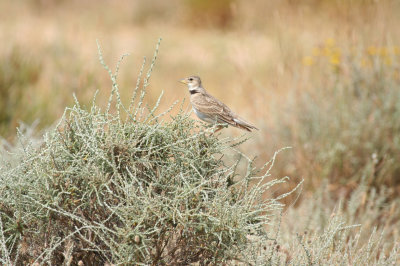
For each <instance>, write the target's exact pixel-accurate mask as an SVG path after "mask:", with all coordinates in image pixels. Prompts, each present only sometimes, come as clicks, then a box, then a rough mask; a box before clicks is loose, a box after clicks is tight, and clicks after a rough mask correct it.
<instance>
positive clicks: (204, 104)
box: [191, 93, 258, 131]
mask: <svg viewBox="0 0 400 266" xmlns="http://www.w3.org/2000/svg"><path fill="white" fill-rule="evenodd" d="M191 102H192V105H193V106H194V107H195V108H196V109H197V110H199V111H200V112H202V113H204V114H207V115H209V116H211V117H216V118H217V122H219V123H220V122H223V123H227V124H229V125H231V126H234V127H238V128H241V129H244V130H247V131H251V130H252V129H258V128H256V127H255V126H253V125H252V124H250V123H248V122H246V121H245V120H244V119H242V118H239V117H238V116H237V115H236V114H235V113H234V112H232V110H231V109H229V107H228V106H226V105H225V104H224V103H222V102H221V101H219V100H218V99H216V98H215V97H213V96H212V95H209V94H207V93H202V94H198V95H197V94H195V95H194V96H192V98H191Z"/></svg>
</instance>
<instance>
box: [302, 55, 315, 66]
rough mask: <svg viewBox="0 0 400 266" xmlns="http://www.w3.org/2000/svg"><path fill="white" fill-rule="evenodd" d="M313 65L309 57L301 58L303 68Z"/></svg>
mask: <svg viewBox="0 0 400 266" xmlns="http://www.w3.org/2000/svg"><path fill="white" fill-rule="evenodd" d="M313 64H314V60H313V58H312V57H311V56H305V57H303V65H305V66H311V65H313Z"/></svg>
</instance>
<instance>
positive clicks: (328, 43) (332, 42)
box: [325, 38, 336, 47]
mask: <svg viewBox="0 0 400 266" xmlns="http://www.w3.org/2000/svg"><path fill="white" fill-rule="evenodd" d="M335 44H336V42H335V39H333V38H328V39H326V40H325V45H326V46H328V47H333V46H335Z"/></svg>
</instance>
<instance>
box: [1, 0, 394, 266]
mask: <svg viewBox="0 0 400 266" xmlns="http://www.w3.org/2000/svg"><path fill="white" fill-rule="evenodd" d="M399 13H400V4H399V3H398V2H397V1H368V0H364V1H363V0H353V1H345V0H338V1H327V0H326V1H317V0H307V1H289V0H285V1H273V0H271V1H261V0H260V1H259V0H256V1H253V2H252V4H251V5H250V4H249V3H248V2H246V1H241V0H224V1H218V2H216V3H214V1H199V0H186V1H184V0H173V1H168V2H167V1H160V0H151V1H135V2H132V1H125V0H124V1H118V2H112V1H90V0H88V1H83V2H82V1H55V0H54V1H51V0H41V1H40V0H30V1H13V2H7V1H2V2H0V17H1V18H2V19H1V22H0V41H1V42H0V47H1V48H2V49H0V135H1V136H2V137H3V140H2V142H1V145H2V146H3V148H2V150H3V152H2V153H3V154H4V156H3V157H4V158H5V159H4V160H5V161H7V162H8V163H9V162H10V161H13V162H12V163H10V165H9V166H7V167H11V166H12V165H14V166H15V164H16V161H17V160H16V159H12V158H13V157H12V155H10V154H7V153H6V152H4V151H5V150H10V149H11V150H13V149H14V148H13V147H14V146H15V145H17V144H18V143H20V142H21V141H18V140H16V138H15V137H16V127H17V126H18V125H20V124H21V123H23V127H22V129H26V130H22V131H24V133H25V134H28V135H30V136H32V140H33V139H36V138H38V139H40V136H41V134H42V133H43V132H45V131H47V130H49V128H53V127H54V125H55V124H56V123H57V122H58V121H59V120H60V118H61V116H62V115H63V113H64V111H65V108H66V107H67V106H72V105H73V104H74V98H73V97H72V95H73V94H75V95H76V97H77V98H78V99H79V102H80V105H81V106H82V108H83V109H85V108H86V109H89V108H90V106H91V101H92V99H93V95H94V93H95V91H96V90H99V93H98V95H97V103H98V105H99V106H102V107H105V106H106V105H107V101H108V97H109V95H110V92H111V89H112V81H111V80H110V77H109V76H108V74H107V72H106V71H105V70H104V68H103V66H102V65H101V64H100V63H99V60H98V59H99V55H98V51H97V44H96V40H98V41H99V43H100V45H101V47H102V49H103V53H104V59H105V61H106V62H107V63H109V64H110V67H111V68H112V69H115V66H116V62H117V61H118V58H120V56H121V55H122V54H125V53H129V56H128V57H126V58H125V59H124V61H123V63H122V64H121V68H120V73H119V75H118V84H119V93H120V96H121V99H122V100H121V101H122V102H121V103H123V104H125V105H126V106H128V105H129V101H130V97H131V95H132V93H133V91H134V88H135V86H136V82H137V77H138V74H139V72H140V69H141V66H142V62H143V56H146V60H147V65H149V64H150V62H151V60H152V56H153V53H154V49H155V45H156V43H157V41H158V38H159V37H162V42H161V46H160V49H159V54H158V57H157V61H156V65H155V67H154V70H153V72H152V76H151V79H150V82H149V84H146V83H144V79H142V80H141V82H140V84H139V85H146V87H147V88H146V90H147V95H146V98H145V105H149V106H153V105H154V104H155V103H156V102H157V99H158V97H159V95H160V93H161V92H164V96H163V100H162V101H161V103H160V105H159V107H158V110H160V112H162V111H164V110H166V109H168V108H169V107H170V106H171V105H172V104H173V103H174V102H175V101H177V100H178V101H180V102H182V100H183V99H186V101H185V102H184V103H183V106H182V109H183V111H184V112H188V111H189V110H190V104H189V103H188V101H187V100H188V92H187V88H186V87H185V86H183V85H181V84H179V83H178V80H179V79H181V78H183V77H186V76H188V75H191V74H197V75H199V76H201V77H202V80H203V84H204V86H205V88H206V89H207V90H208V91H209V92H210V93H212V94H213V95H215V96H216V97H217V98H220V99H221V100H223V101H224V102H225V103H227V104H228V105H229V106H230V107H231V108H232V109H233V110H234V111H236V112H238V113H240V115H241V116H243V117H244V118H246V119H247V120H249V121H250V122H252V123H254V124H255V125H256V126H257V127H259V128H260V130H259V131H257V132H255V133H252V134H251V135H249V136H250V137H251V139H250V140H248V141H246V142H245V143H243V144H242V145H240V146H239V147H238V149H239V150H240V152H243V153H244V154H246V155H247V156H249V157H250V158H253V157H256V158H255V160H254V161H253V162H252V165H253V166H254V167H256V168H261V166H262V165H263V164H264V163H265V161H268V160H269V159H270V158H271V157H272V156H273V155H274V153H275V151H277V150H279V149H280V148H283V147H288V146H290V147H292V148H291V149H287V150H284V151H282V152H280V153H279V154H278V156H277V159H276V160H275V162H274V167H273V168H272V169H271V171H270V174H271V175H272V176H273V177H284V176H289V177H290V180H289V181H288V182H286V183H284V184H279V185H277V186H276V187H275V188H274V189H272V190H269V191H268V192H266V194H264V197H265V198H276V197H279V195H281V194H282V193H286V192H288V191H290V189H292V188H294V187H295V186H297V185H298V184H299V182H301V181H302V180H304V181H303V183H302V185H301V189H298V190H296V191H295V192H294V193H292V194H290V195H288V196H287V197H285V198H282V199H279V200H280V202H282V203H285V204H286V206H285V207H284V208H283V209H279V208H278V209H276V210H275V209H274V211H276V212H277V214H276V215H274V216H273V217H274V218H273V219H272V220H270V221H269V223H270V226H267V229H268V230H270V232H269V234H268V237H267V238H266V239H265V238H263V240H262V241H259V242H260V245H261V247H262V246H263V245H267V246H266V247H264V248H261V249H256V248H254V250H256V251H254V250H253V251H254V254H253V255H252V256H253V258H254V260H253V261H252V263H253V264H257V263H261V260H262V259H268V260H269V261H270V262H271V264H284V263H285V262H286V263H291V264H293V265H296V263H308V264H311V263H320V264H332V263H333V264H337V263H342V264H343V263H344V264H349V265H353V264H354V265H365V264H371V265H373V264H381V265H385V263H389V262H391V263H396V262H397V263H399V256H398V253H399V252H398V248H399V244H398V239H399V237H400V232H399V229H398V228H400V221H399V218H398V217H400V213H399V207H400V198H399V197H398V195H399V192H400V182H399V180H400V179H399V175H400V164H399V161H400V138H399V136H398V132H400V119H399V118H400V91H399V87H400V40H399V36H400V29H399V27H398V25H399V23H400V16H398V14H399ZM113 108H114V109H113V111H115V108H116V106H114V105H113ZM179 110H180V109H179V108H174V109H172V111H171V112H170V113H169V114H168V115H167V116H165V117H164V120H165V121H172V120H173V119H172V120H171V117H174V116H175V115H177V114H178V113H179ZM192 117H193V118H194V115H193V114H192ZM25 125H28V126H25ZM30 125H35V126H34V127H32V126H30ZM43 130H44V131H43ZM241 133H242V132H240V131H239V130H238V129H235V128H228V129H225V130H224V131H223V132H222V134H221V135H220V136H219V137H220V138H221V139H225V138H232V137H233V138H235V137H238V136H240V134H241ZM149 134H150V133H149ZM39 142H41V141H39ZM32 152H33V151H32ZM231 152H232V151H231ZM16 153H17V154H18V153H19V152H16ZM238 156H239V154H238V153H235V152H233V155H230V156H227V157H228V159H227V161H229V162H230V161H235V160H236V159H237V158H238ZM10 158H11V159H10ZM229 158H230V159H229ZM14 160H16V161H14ZM239 166H240V167H239V168H240V169H239V170H238V171H239V172H240V173H242V172H243V171H244V170H243V169H241V168H244V166H245V165H244V163H243V164H240V165H239ZM7 169H8V168H7ZM7 171H8V170H7ZM260 171H261V174H264V173H265V171H266V169H260ZM8 173H10V172H8ZM4 180H5V179H3V181H4ZM20 182H22V183H23V184H25V183H24V182H27V183H29V182H28V181H26V180H25V181H23V180H22V181H20ZM1 188H2V189H5V187H1ZM40 193H42V192H40ZM40 193H39V192H38V194H40ZM1 207H4V206H2V205H0V208H1ZM67 209H68V208H67ZM8 211H9V210H8ZM7 215H9V212H7ZM11 216H12V215H11ZM7 217H8V216H7ZM14 218H18V217H14ZM2 219H3V222H4V217H3V218H2ZM11 221H13V220H12V219H11V220H10V223H11V224H12V222H11ZM42 222H43V221H41V222H36V223H35V225H39V224H41V223H42ZM15 223H16V225H18V222H15ZM3 226H4V225H2V227H3ZM14 226H15V224H14ZM5 235H7V234H2V235H1V236H2V237H3V238H4V236H5ZM271 235H272V237H271ZM32 239H33V238H32ZM32 239H30V240H32ZM30 240H27V241H28V242H29V241H30ZM2 241H3V242H2V243H10V242H9V240H4V239H2ZM35 241H36V240H35ZM255 242H257V241H255ZM255 242H254V243H255ZM254 243H253V244H254ZM257 243H258V242H257ZM254 245H255V244H254ZM255 246H256V245H255ZM98 247H99V248H103V246H98ZM1 250H2V251H1V252H2V253H1V254H2V256H3V258H6V253H7V252H5V250H7V249H6V248H5V247H4V246H3V247H2V249H1ZM260 250H261V251H262V250H264V251H265V252H267V254H261V253H262V252H264V251H262V252H261V253H260ZM118 252H120V253H118V254H122V255H120V257H119V258H120V259H121V260H120V261H124V260H125V262H126V259H127V257H124V256H125V253H124V252H125V251H118ZM246 252H248V253H246V255H243V256H245V258H247V260H250V258H251V257H252V256H250V255H251V254H252V253H251V252H252V251H251V249H249V250H248V251H246ZM61 253H62V252H61ZM343 254H345V255H344V256H343ZM25 255H26V254H25ZM32 256H33V255H32ZM221 256H222V255H221ZM224 256H225V254H224ZM11 257H12V256H11ZM28 257H29V256H28V255H26V259H27V261H28V260H29V259H28ZM222 257H223V256H222ZM122 258H123V259H122ZM224 258H228V257H224ZM230 259H232V258H231V257H230ZM236 259H238V260H240V259H243V257H242V258H236ZM4 261H6V260H4ZM4 261H3V262H4Z"/></svg>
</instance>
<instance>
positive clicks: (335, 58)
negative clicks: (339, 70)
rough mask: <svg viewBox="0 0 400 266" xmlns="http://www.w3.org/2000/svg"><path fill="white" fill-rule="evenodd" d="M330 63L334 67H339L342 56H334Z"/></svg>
mask: <svg viewBox="0 0 400 266" xmlns="http://www.w3.org/2000/svg"><path fill="white" fill-rule="evenodd" d="M329 62H330V63H331V64H332V65H335V66H337V65H339V64H340V56H339V54H332V55H331V57H330V59H329Z"/></svg>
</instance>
